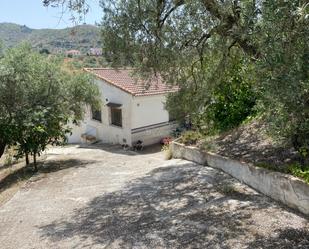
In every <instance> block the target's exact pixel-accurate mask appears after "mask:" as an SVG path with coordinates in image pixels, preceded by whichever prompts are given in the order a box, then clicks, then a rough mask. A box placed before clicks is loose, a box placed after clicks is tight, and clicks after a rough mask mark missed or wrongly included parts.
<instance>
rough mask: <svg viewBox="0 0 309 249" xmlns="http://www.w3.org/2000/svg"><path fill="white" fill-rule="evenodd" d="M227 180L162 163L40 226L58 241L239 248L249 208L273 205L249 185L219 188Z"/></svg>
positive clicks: (101, 245) (246, 233)
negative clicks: (240, 188)
mask: <svg viewBox="0 0 309 249" xmlns="http://www.w3.org/2000/svg"><path fill="white" fill-rule="evenodd" d="M226 184H228V185H233V186H234V185H235V184H236V185H237V184H239V183H238V182H237V181H236V180H234V179H232V178H230V177H229V176H227V175H226V174H224V173H222V172H219V171H216V170H214V169H211V168H208V167H198V166H196V165H193V166H192V164H190V163H188V164H187V165H179V166H170V167H162V168H158V169H155V170H153V171H151V172H150V173H149V174H148V175H147V176H146V177H143V178H139V179H136V180H134V181H132V182H130V183H128V184H127V186H126V187H124V188H123V189H121V190H119V191H115V192H111V193H107V194H105V195H103V196H99V197H96V198H94V199H93V200H92V201H91V202H89V203H88V204H87V206H85V207H84V208H81V209H79V210H75V213H74V215H73V216H72V217H69V218H68V217H65V218H64V219H62V220H58V221H55V222H53V223H51V224H48V225H45V226H42V227H40V228H39V229H40V230H41V236H42V238H48V239H50V240H51V241H53V242H54V243H57V244H59V243H61V242H63V241H65V240H70V239H72V240H73V239H74V240H76V239H77V240H80V241H79V244H80V245H81V246H82V245H83V244H87V246H89V243H90V244H91V245H90V246H89V247H92V246H93V247H94V246H99V248H240V247H237V244H235V243H246V241H245V239H244V238H246V237H247V236H251V235H252V234H251V233H250V230H249V229H248V227H249V226H252V224H254V218H253V217H252V213H253V212H255V211H257V212H260V211H261V210H264V211H265V210H267V209H268V208H271V207H278V205H277V204H276V203H274V202H271V201H269V199H268V198H266V197H265V196H262V195H260V194H258V193H256V192H254V191H252V190H251V192H250V191H249V192H248V191H225V192H224V191H223V192H222V191H220V190H222V186H223V185H226ZM224 193H225V194H224ZM265 212H266V211H265ZM279 240H281V238H279ZM89 241H91V242H89ZM251 241H252V240H251ZM75 242H76V241H75ZM235 246H236V247H235ZM252 248H254V247H252ZM257 248H258V247H257Z"/></svg>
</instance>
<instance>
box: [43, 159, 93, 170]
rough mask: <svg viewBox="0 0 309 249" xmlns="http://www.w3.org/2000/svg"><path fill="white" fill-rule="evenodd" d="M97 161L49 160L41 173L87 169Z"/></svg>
mask: <svg viewBox="0 0 309 249" xmlns="http://www.w3.org/2000/svg"><path fill="white" fill-rule="evenodd" d="M95 162H96V161H95V160H81V159H78V160H77V159H70V158H68V159H63V160H47V161H46V162H45V163H44V164H43V165H42V166H41V167H39V172H40V173H52V172H57V171H60V170H65V169H69V168H85V167H86V166H87V165H89V164H92V163H95Z"/></svg>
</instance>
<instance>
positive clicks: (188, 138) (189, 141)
mask: <svg viewBox="0 0 309 249" xmlns="http://www.w3.org/2000/svg"><path fill="white" fill-rule="evenodd" d="M202 137H203V136H202V134H201V133H199V132H198V131H186V132H184V133H183V134H182V136H181V138H180V141H181V142H182V143H184V144H185V145H193V144H196V143H197V141H198V140H200V139H201V138H202Z"/></svg>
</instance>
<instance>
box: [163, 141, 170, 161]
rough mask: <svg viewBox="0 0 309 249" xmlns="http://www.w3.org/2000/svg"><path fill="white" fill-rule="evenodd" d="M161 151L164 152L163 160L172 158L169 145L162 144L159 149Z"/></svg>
mask: <svg viewBox="0 0 309 249" xmlns="http://www.w3.org/2000/svg"><path fill="white" fill-rule="evenodd" d="M161 151H163V152H164V158H165V160H170V159H172V157H173V152H172V149H171V146H170V144H164V145H163V146H162V148H161Z"/></svg>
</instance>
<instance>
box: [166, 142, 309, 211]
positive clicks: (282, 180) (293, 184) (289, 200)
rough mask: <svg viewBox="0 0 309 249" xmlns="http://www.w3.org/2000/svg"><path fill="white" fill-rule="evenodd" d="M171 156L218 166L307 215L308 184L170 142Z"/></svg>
mask: <svg viewBox="0 0 309 249" xmlns="http://www.w3.org/2000/svg"><path fill="white" fill-rule="evenodd" d="M171 149H172V152H173V157H174V158H183V159H186V160H189V161H193V162H196V163H198V164H202V165H208V166H210V167H213V168H216V169H220V170H222V171H224V172H226V173H227V174H229V175H231V176H233V177H234V178H236V179H238V180H239V181H241V182H243V183H246V184H247V185H249V186H251V187H252V188H254V189H256V190H257V191H259V192H261V193H263V194H265V195H267V196H269V197H271V198H273V199H275V200H277V201H280V202H282V203H284V204H285V205H287V206H289V207H291V208H295V209H297V210H299V211H300V212H302V213H304V214H306V215H309V185H308V184H307V183H305V182H304V181H302V180H301V179H298V178H296V177H293V176H291V175H287V174H283V173H280V172H274V171H270V170H267V169H263V168H259V167H255V166H252V165H250V164H248V163H244V162H239V161H236V160H232V159H230V158H227V157H223V156H220V155H217V154H215V153H211V152H204V151H200V150H199V149H198V148H196V147H192V146H185V145H183V144H180V143H178V142H177V141H174V142H173V143H172V144H171Z"/></svg>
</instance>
